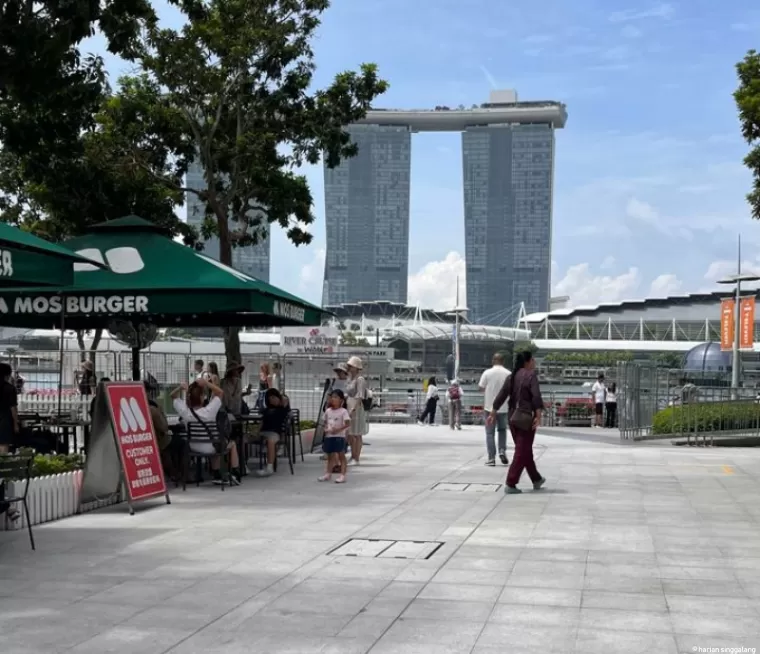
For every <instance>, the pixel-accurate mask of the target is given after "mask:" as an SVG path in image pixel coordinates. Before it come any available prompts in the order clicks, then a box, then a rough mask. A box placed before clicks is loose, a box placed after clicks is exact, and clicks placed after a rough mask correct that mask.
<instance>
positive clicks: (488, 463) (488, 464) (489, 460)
mask: <svg viewBox="0 0 760 654" xmlns="http://www.w3.org/2000/svg"><path fill="white" fill-rule="evenodd" d="M486 465H487V466H492V467H493V466H495V465H496V460H495V459H488V461H486Z"/></svg>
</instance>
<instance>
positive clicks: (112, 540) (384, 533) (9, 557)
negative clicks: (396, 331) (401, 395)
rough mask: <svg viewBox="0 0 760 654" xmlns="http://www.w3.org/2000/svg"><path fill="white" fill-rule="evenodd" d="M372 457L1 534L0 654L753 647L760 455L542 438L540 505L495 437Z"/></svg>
mask: <svg viewBox="0 0 760 654" xmlns="http://www.w3.org/2000/svg"><path fill="white" fill-rule="evenodd" d="M369 440H370V441H371V443H372V446H371V447H368V448H367V449H366V461H365V462H364V464H363V465H362V466H361V467H360V468H359V469H358V470H351V471H350V474H349V480H348V483H347V484H346V485H344V486H340V485H336V484H319V483H317V481H316V477H317V476H318V474H319V472H320V470H321V464H320V462H319V461H318V459H317V457H316V456H314V455H312V456H310V457H308V458H307V462H306V463H305V464H301V463H299V465H298V466H297V467H296V474H295V476H294V477H291V476H290V475H289V474H286V473H285V472H282V471H281V472H280V473H279V474H277V475H276V476H275V477H273V478H270V479H251V478H247V479H246V481H245V482H244V484H243V485H242V486H241V487H240V488H234V489H227V490H225V491H224V492H221V491H220V490H219V488H218V487H213V486H209V487H201V488H200V489H197V488H195V487H190V488H188V491H187V492H186V493H182V492H175V493H174V494H173V504H172V505H171V506H166V505H164V504H163V503H162V501H160V500H158V501H156V502H154V503H153V504H149V505H146V506H143V507H142V508H141V509H140V510H139V511H138V513H137V514H136V515H135V516H133V517H130V516H129V515H128V514H127V513H126V507H123V506H122V507H113V508H111V509H108V510H106V511H103V512H98V513H93V514H86V515H83V516H77V517H74V518H70V519H67V520H63V521H60V522H57V523H52V524H50V525H47V526H44V527H39V528H37V530H36V536H37V551H36V552H31V551H30V550H29V545H28V540H27V538H26V534H25V533H23V532H18V533H15V532H14V533H10V534H8V533H0V652H2V653H3V654H22V653H23V654H43V653H44V654H53V653H59V652H67V653H69V654H163V653H167V652H170V653H171V654H207V653H211V654H213V653H216V652H219V653H224V654H243V653H245V654H248V653H250V652H262V653H264V652H266V653H267V654H279V653H284V652H289V653H293V654H310V653H315V654H316V653H319V654H364V653H366V652H371V654H504V653H505V652H509V653H510V654H527V653H531V654H532V653H541V654H553V653H560V654H573V653H575V652H577V653H579V654H580V653H583V654H595V653H597V652H598V653H600V654H601V653H604V654H608V653H609V652H615V653H616V654H626V653H644V652H646V653H652V654H671V653H676V652H689V653H692V652H699V651H704V652H706V651H710V650H709V649H708V648H711V647H716V648H739V649H736V650H733V651H737V652H750V651H754V650H753V649H751V648H760V523H759V522H758V518H759V517H760V480H759V479H758V474H759V472H758V471H760V465H759V464H760V450H743V449H742V450H740V449H725V448H715V449H697V448H682V447H681V448H676V447H671V446H667V445H663V444H647V443H637V444H635V445H621V444H620V443H619V442H615V443H598V442H589V441H584V440H579V439H573V438H571V437H569V436H568V435H563V436H561V437H560V436H548V435H539V436H538V437H537V448H536V450H537V456H538V457H540V459H539V461H538V466H539V470H540V471H541V472H542V474H543V475H544V476H545V477H546V478H547V479H548V483H547V486H546V488H545V490H542V491H540V492H530V491H528V489H529V484H528V483H527V480H525V481H524V482H523V484H522V485H523V488H524V489H525V490H526V491H527V492H525V493H523V494H522V495H516V496H507V497H505V496H504V494H503V492H502V489H501V488H500V487H497V485H500V484H501V483H502V482H503V479H504V474H505V471H504V469H503V468H502V467H501V466H497V467H496V468H487V467H485V466H484V465H483V463H484V451H483V450H484V438H483V434H482V428H476V427H470V428H465V429H464V430H463V431H462V432H456V433H455V432H451V431H449V430H448V429H447V428H445V427H417V426H399V425H373V426H372V432H371V438H370V439H369ZM510 451H511V449H510ZM436 484H439V486H438V487H437V488H435V486H436ZM457 484H461V486H458V485H457ZM467 484H470V485H469V486H466V485H467ZM474 484H492V485H493V486H490V487H489V486H477V485H474ZM349 539H375V541H373V542H369V543H366V542H365V543H363V544H362V543H360V542H354V543H350V544H349V545H347V546H346V547H344V548H342V549H338V550H337V551H335V550H336V548H339V547H340V546H342V545H344V544H345V543H346V541H348V540H349ZM377 540H381V541H384V542H382V543H378V542H376V541H377ZM393 541H416V542H418V543H419V542H421V541H425V542H428V543H429V544H425V545H423V544H417V545H415V544H409V543H408V542H407V543H397V544H394V543H393ZM438 543H441V545H438ZM436 548H437V549H436ZM346 552H348V553H351V552H353V553H358V554H360V556H341V554H343V553H346ZM373 555H376V556H373ZM428 555H429V558H424V557H426V556H428ZM405 556H406V557H415V556H416V557H419V558H401V557H405ZM396 557H398V558H396ZM700 648H701V649H700ZM741 648H745V649H741ZM714 651H726V652H727V651H732V650H730V649H724V650H720V649H717V650H714Z"/></svg>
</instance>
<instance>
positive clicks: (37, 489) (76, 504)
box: [0, 470, 121, 531]
mask: <svg viewBox="0 0 760 654" xmlns="http://www.w3.org/2000/svg"><path fill="white" fill-rule="evenodd" d="M83 475H84V472H83V471H82V470H75V471H73V472H64V473H62V474H60V475H49V476H45V477H34V478H33V479H32V480H31V481H30V482H29V493H28V495H27V500H26V501H27V504H28V505H29V518H30V520H31V523H32V526H34V525H39V524H42V523H43V522H51V521H53V520H59V519H61V518H68V517H69V516H72V515H76V514H77V513H85V512H87V511H94V510H95V509H100V508H102V507H104V506H109V505H111V504H116V503H117V502H119V501H121V499H120V497H119V496H114V497H111V498H108V499H106V500H100V501H97V502H89V503H87V504H80V501H79V493H80V490H81V488H82V477H83ZM25 484H26V481H17V482H12V483H11V484H9V485H8V486H9V487H8V488H7V494H8V495H9V496H10V495H16V489H18V492H19V494H21V493H22V492H23V490H24V485H25ZM14 486H15V488H14ZM14 508H15V509H18V510H19V511H20V512H21V518H20V519H19V520H17V521H16V522H13V523H11V522H8V521H6V520H4V519H3V518H0V531H3V530H8V531H11V530H15V529H25V528H26V515H24V511H23V506H22V505H21V504H14Z"/></svg>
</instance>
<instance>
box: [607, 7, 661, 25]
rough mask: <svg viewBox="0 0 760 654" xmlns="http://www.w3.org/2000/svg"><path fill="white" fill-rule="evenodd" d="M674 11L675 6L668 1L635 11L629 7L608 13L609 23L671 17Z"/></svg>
mask: <svg viewBox="0 0 760 654" xmlns="http://www.w3.org/2000/svg"><path fill="white" fill-rule="evenodd" d="M674 13H675V7H674V6H673V5H672V4H670V3H669V2H663V3H661V4H659V5H655V6H653V7H650V8H649V9H643V10H641V11H637V10H635V9H629V10H627V11H616V12H614V13H612V14H610V15H609V20H610V22H611V23H627V22H628V21H633V20H644V19H645V18H662V19H667V18H672V17H673V14H674Z"/></svg>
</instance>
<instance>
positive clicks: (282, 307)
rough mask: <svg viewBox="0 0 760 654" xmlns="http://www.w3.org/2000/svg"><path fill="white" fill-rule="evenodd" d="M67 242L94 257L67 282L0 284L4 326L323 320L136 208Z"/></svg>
mask: <svg viewBox="0 0 760 654" xmlns="http://www.w3.org/2000/svg"><path fill="white" fill-rule="evenodd" d="M65 245H66V247H67V248H69V249H70V250H73V251H76V252H77V253H78V254H79V255H81V256H83V257H87V258H88V259H92V260H94V261H96V262H100V263H101V264H105V265H107V266H108V268H106V269H103V268H98V267H96V266H95V265H93V264H92V263H90V264H88V263H78V264H76V265H75V266H74V281H73V283H72V284H71V285H70V286H68V287H66V288H57V289H47V288H44V287H34V288H12V289H0V324H1V325H3V326H5V327H28V328H30V329H31V328H47V327H51V326H58V325H59V324H60V322H61V317H62V316H61V314H62V311H63V314H64V316H65V322H66V327H67V328H69V329H96V328H98V327H103V328H108V325H109V324H110V323H111V322H112V321H113V320H128V321H132V322H133V323H152V324H155V325H158V326H162V327H171V326H174V325H184V326H188V327H203V326H209V327H216V326H219V327H221V326H246V327H257V326H280V325H319V324H320V323H321V321H322V317H323V314H324V312H323V311H322V309H321V308H319V307H317V306H314V305H312V304H309V303H308V302H305V301H304V300H301V299H299V298H297V297H296V296H294V295H291V294H290V293H286V292H285V291H281V290H280V289H278V288H276V287H274V286H271V285H270V284H267V283H265V282H262V281H260V280H258V279H254V278H253V277H249V276H248V275H245V274H243V273H241V272H239V271H237V270H234V269H233V268H230V267H228V266H225V265H223V264H221V263H219V262H218V261H216V260H214V259H212V258H210V257H207V256H205V255H204V254H202V253H200V252H196V251H195V250H193V249H191V248H188V247H186V246H184V245H182V244H181V243H177V242H176V241H173V240H172V239H170V238H168V236H167V235H166V233H165V232H164V231H163V230H162V229H161V228H160V227H158V226H157V225H155V224H153V223H151V222H148V221H147V220H143V219H142V218H138V217H136V216H130V217H127V218H120V219H118V220H112V221H109V222H106V223H101V224H99V225H95V226H94V227H92V228H91V231H90V232H89V233H87V234H85V235H84V236H80V237H77V238H74V239H71V240H70V241H66V243H65Z"/></svg>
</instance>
